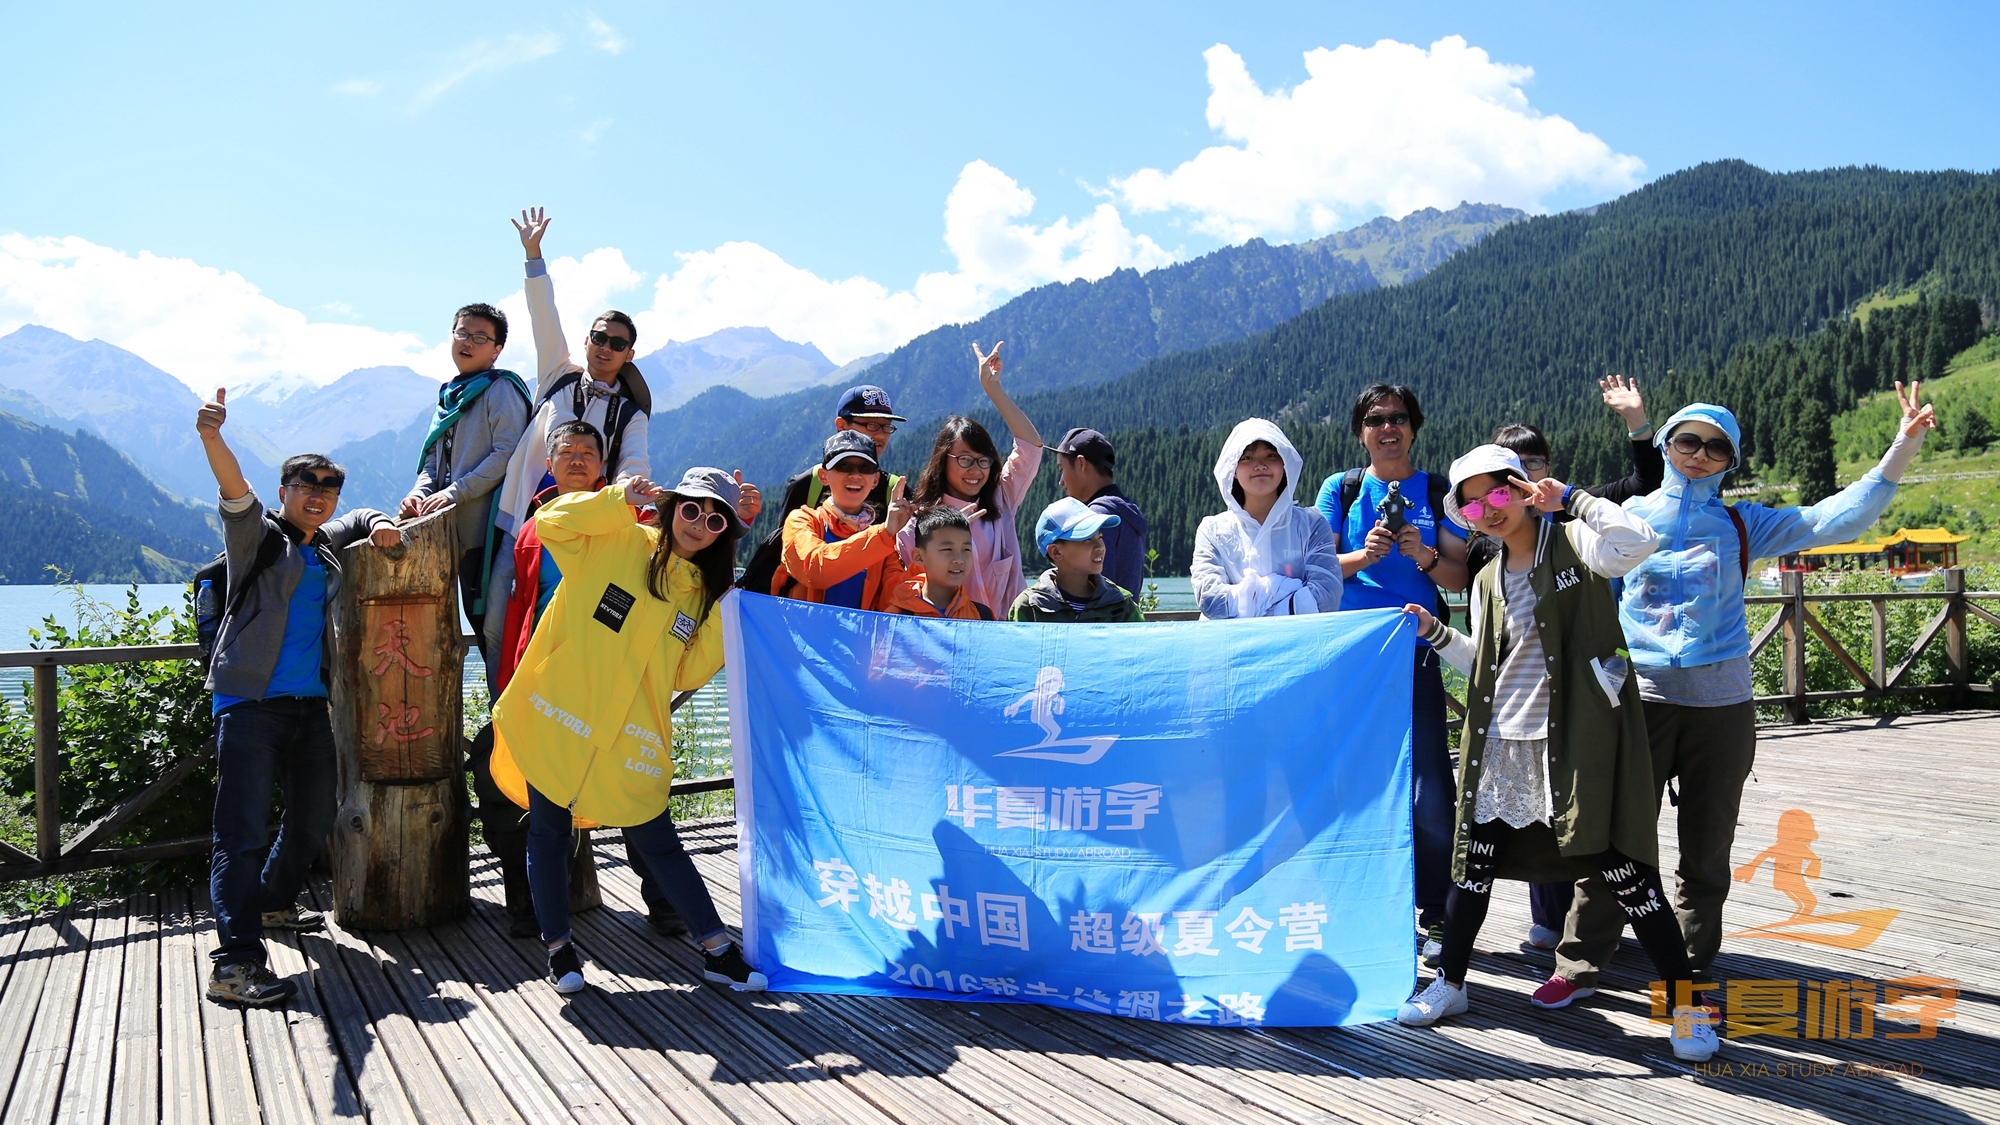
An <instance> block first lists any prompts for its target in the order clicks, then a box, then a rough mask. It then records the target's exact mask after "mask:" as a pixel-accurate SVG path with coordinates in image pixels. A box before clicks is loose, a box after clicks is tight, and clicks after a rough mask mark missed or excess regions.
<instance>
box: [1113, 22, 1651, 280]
mask: <svg viewBox="0 0 2000 1125" xmlns="http://www.w3.org/2000/svg"><path fill="white" fill-rule="evenodd" d="M1203 57H1204V58H1205V59H1207V60H1208V83H1209V89H1210V94H1209V99H1208V124H1209V127H1210V128H1212V129H1215V130H1216V131H1217V132H1219V133H1221V134H1222V136H1223V138H1225V139H1226V140H1228V141H1231V142H1234V143H1232V144H1225V145H1217V146H1214V147H1211V148H1206V149H1203V150H1202V151H1201V152H1200V153H1198V154H1196V156H1195V157H1194V158H1193V159H1192V160H1189V161H1187V162H1186V163H1184V164H1182V165H1181V166H1180V167H1178V168H1175V169H1174V170H1173V171H1171V172H1165V171H1161V170H1160V169H1157V168H1147V169H1143V170H1141V171H1139V172H1136V173H1134V174H1133V175H1131V176H1129V177H1126V178H1124V179H1120V180H1113V181H1112V187H1113V188H1115V189H1116V191H1117V193H1118V195H1119V197H1120V198H1121V199H1122V200H1123V201H1124V203H1125V205H1126V206H1127V207H1129V208H1130V209H1132V210H1133V211H1135V212H1158V211H1179V212H1184V213H1186V214H1188V215H1190V216H1191V217H1192V219H1193V225H1194V226H1195V227H1196V228H1197V229H1199V230H1201V231H1203V232H1205V233H1208V234H1211V235H1214V236H1215V237H1217V238H1220V239H1223V240H1225V241H1228V242H1240V241H1242V240H1244V239H1247V238H1250V237H1252V236H1254V235H1267V236H1306V237H1311V236H1317V235H1322V234H1327V233H1330V232H1332V231H1334V230H1337V229H1340V228H1341V227H1344V226H1351V225H1353V224H1354V223H1356V222H1358V221H1360V220H1362V219H1365V218H1368V217H1370V216H1371V215H1373V214H1377V213H1386V214H1389V215H1392V216H1401V215H1405V214H1408V213H1409V212H1411V211H1414V210H1416V209H1418V208H1421V207H1441V208H1450V207H1454V206H1456V205H1457V204H1458V203H1459V202H1460V201H1462V200H1471V201H1474V202H1480V203H1501V204H1509V205H1512V206H1517V207H1525V208H1529V209H1539V207H1540V205H1541V201H1542V199H1543V198H1544V197H1545V196H1547V195H1549V194H1551V193H1552V192H1555V191H1557V190H1559V189H1563V188H1569V187H1575V186H1584V187H1590V188H1595V189H1598V190H1603V191H1606V192H1614V191H1623V190H1626V189H1629V188H1632V187H1635V186H1637V185H1638V183H1639V181H1640V176H1641V174H1642V173H1643V172H1644V170H1645V164H1644V162H1642V161H1641V160H1639V158H1637V157H1635V156H1627V155H1623V154H1620V153H1617V152H1614V151H1612V149H1611V147H1610V146H1609V145H1607V144H1605V143H1604V142H1603V141H1602V140H1600V139H1599V138H1597V137H1595V136H1593V135H1591V134H1590V133H1586V132H1584V131H1583V130H1581V129H1578V128H1577V127H1576V126H1575V125H1573V124H1571V123H1570V122H1569V121H1567V120H1565V119H1563V118H1561V117H1556V116H1546V115H1543V114H1541V113H1540V112H1538V111H1536V110H1535V109H1534V108H1533V107H1532V106H1530V105H1529V104H1528V97H1527V94H1526V93H1525V92H1523V90H1522V86H1523V85H1524V84H1525V83H1527V82H1528V81H1529V80H1530V79H1531V78H1533V76H1534V71H1533V70H1532V69H1531V68H1529V67H1525V66H1510V65H1507V64H1504V63H1496V62H1494V61H1493V60H1492V58H1491V57H1490V56H1488V55H1487V53H1486V52H1485V51H1484V50H1482V49H1480V48H1478V47H1473V46H1469V45H1468V44H1467V43H1466V42H1465V40H1464V39H1462V38H1460V37H1459V36H1456V35H1453V36H1447V37H1446V38H1443V39H1440V40H1438V41H1437V42H1435V43H1433V44H1431V46H1430V48H1429V50H1425V49H1424V48H1421V47H1416V46H1412V45H1410V44H1407V43H1398V42H1395V41H1394V40H1389V39H1384V40H1382V41H1380V42H1378V43H1376V44H1375V45H1374V46H1372V47H1355V46H1351V45H1343V46H1341V47H1337V48H1335V49H1333V50H1330V51H1329V50H1326V49H1324V48H1320V49H1317V50H1312V51H1308V52H1306V55H1305V63H1306V73H1307V75H1308V77H1307V78H1306V80H1305V81H1304V82H1301V83H1300V84H1299V85H1297V86H1296V87H1294V88H1292V89H1290V90H1273V91H1271V92H1268V93H1267V92H1265V91H1264V90H1263V89H1262V88H1260V87H1259V86H1258V85H1257V83H1256V81H1255V80H1253V79H1252V78H1251V77H1250V72H1249V69H1248V68H1247V67H1246V66H1245V65H1244V63H1243V59H1242V57H1241V56H1239V55H1238V54H1237V53H1236V52H1235V51H1232V50H1230V49H1229V48H1228V47H1227V46H1225V45H1223V44H1220V43H1218V44H1216V45H1215V46H1213V47H1210V48H1209V49H1208V50H1207V51H1205V52H1203Z"/></svg>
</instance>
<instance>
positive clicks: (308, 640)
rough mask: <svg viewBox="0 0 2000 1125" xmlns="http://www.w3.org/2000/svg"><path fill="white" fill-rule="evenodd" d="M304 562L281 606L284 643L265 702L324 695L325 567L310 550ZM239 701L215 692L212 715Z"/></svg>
mask: <svg viewBox="0 0 2000 1125" xmlns="http://www.w3.org/2000/svg"><path fill="white" fill-rule="evenodd" d="M305 559H306V568H305V571H304V573H302V574H300V575H299V585H298V588H297V589H295V590H293V591H292V600H291V601H290V602H289V603H287V604H286V606H285V640H284V643H283V644H282V645H280V646H279V648H278V666H277V667H276V668H273V669H272V670H271V686H270V687H267V688H265V689H264V698H265V699H276V698H278V697H279V696H285V695H296V696H320V697H323V696H325V695H326V684H325V683H323V682H322V681H321V680H320V678H319V657H320V637H321V636H322V635H323V634H325V632H326V568H325V567H324V566H321V565H320V561H319V552H318V551H315V550H313V549H312V548H311V547H307V548H306V549H305ZM243 701H244V697H243V696H240V695H224V694H222V693H221V692H219V691H218V692H216V693H215V710H214V713H215V714H218V715H219V714H221V713H222V709H223V708H225V707H229V706H232V705H234V704H237V703H241V702H243Z"/></svg>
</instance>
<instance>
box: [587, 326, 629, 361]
mask: <svg viewBox="0 0 2000 1125" xmlns="http://www.w3.org/2000/svg"><path fill="white" fill-rule="evenodd" d="M585 338H586V339H588V340H589V341H590V342H591V343H592V344H594V345H596V346H597V347H600V348H610V349H611V350H612V352H614V353H616V354H620V355H622V354H624V352H625V349H626V348H629V347H631V346H632V341H630V340H628V339H626V338H625V337H623V336H613V335H612V334H611V333H609V332H606V331H604V330H603V329H602V328H600V329H597V330H596V331H594V332H592V333H591V334H590V335H589V336H587V337H585Z"/></svg>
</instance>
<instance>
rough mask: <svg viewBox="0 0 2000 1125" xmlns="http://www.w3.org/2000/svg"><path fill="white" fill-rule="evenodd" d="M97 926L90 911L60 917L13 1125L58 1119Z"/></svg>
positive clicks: (24, 1057) (10, 1109)
mask: <svg viewBox="0 0 2000 1125" xmlns="http://www.w3.org/2000/svg"><path fill="white" fill-rule="evenodd" d="M95 924H96V918H95V916H94V914H93V913H92V912H88V911H80V912H78V913H76V914H74V915H70V916H63V915H58V916H57V919H56V928H57V931H58V932H57V935H56V941H55V945H54V946H53V948H51V949H50V950H49V952H48V954H47V956H48V975H47V976H46V977H45V978H44V979H43V981H42V998H41V1002H40V1003H39V1004H37V1005H36V1006H35V1022H34V1027H33V1028H31V1029H30V1030H29V1032H28V1041H27V1046H26V1048H25V1050H23V1051H22V1054H21V1069H20V1073H19V1075H18V1076H17V1077H16V1078H15V1080H14V1092H13V1095H12V1096H11V1097H9V1098H8V1099H7V1111H6V1113H5V1115H4V1120H6V1121H7V1122H9V1125H37V1123H39V1122H43V1121H50V1120H53V1119H54V1117H55V1111H56V1100H57V1098H58V1096H59V1095H60V1094H61V1092H62V1079H63V1072H64V1070H65V1069H67V1067H68V1064H69V1048H70V1040H71V1037H72V1035H73V1034H74V1032H75V1030H76V1006H77V1002H78V999H79V997H80V996H81V994H82V992H83V974H84V968H85V965H86V964H87V962H88V960H89V957H90V932H91V929H92V927H93V926H94V925H95Z"/></svg>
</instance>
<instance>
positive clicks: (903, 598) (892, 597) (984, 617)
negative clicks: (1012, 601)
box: [884, 570, 993, 621]
mask: <svg viewBox="0 0 2000 1125" xmlns="http://www.w3.org/2000/svg"><path fill="white" fill-rule="evenodd" d="M912 573H914V575H915V577H911V578H905V579H903V580H902V581H901V582H899V583H897V584H896V586H895V588H894V589H892V590H890V591H889V604H888V605H887V606H886V607H884V608H886V609H887V610H888V611H889V612H890V613H900V614H904V615H905V616H909V617H948V618H951V619H952V620H954V621H991V620H993V609H992V607H991V606H987V607H985V609H986V612H984V613H981V612H980V609H981V606H980V604H979V603H978V602H975V601H973V600H972V598H971V597H970V596H968V595H967V594H966V592H965V587H963V586H960V587H959V588H958V592H957V593H955V594H953V595H952V597H951V605H950V606H948V607H947V609H948V610H949V611H950V612H947V613H939V612H938V608H937V607H936V606H934V605H932V604H931V603H929V602H928V601H925V600H924V572H923V571H921V570H919V571H914V572H912Z"/></svg>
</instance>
